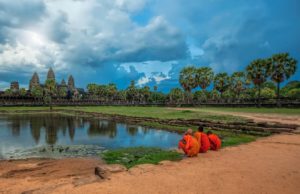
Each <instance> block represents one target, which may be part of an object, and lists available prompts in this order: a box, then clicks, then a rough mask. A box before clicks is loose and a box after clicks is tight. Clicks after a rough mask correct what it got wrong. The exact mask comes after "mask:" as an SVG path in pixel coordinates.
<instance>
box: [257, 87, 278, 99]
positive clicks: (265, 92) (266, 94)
mask: <svg viewBox="0 0 300 194" xmlns="http://www.w3.org/2000/svg"><path fill="white" fill-rule="evenodd" d="M260 95H261V97H263V98H275V96H276V94H275V91H274V90H273V89H270V88H263V89H262V90H261V94H260Z"/></svg>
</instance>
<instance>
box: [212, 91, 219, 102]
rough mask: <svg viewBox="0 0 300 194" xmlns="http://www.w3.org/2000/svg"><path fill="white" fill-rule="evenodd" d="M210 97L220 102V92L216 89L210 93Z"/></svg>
mask: <svg viewBox="0 0 300 194" xmlns="http://www.w3.org/2000/svg"><path fill="white" fill-rule="evenodd" d="M210 96H211V98H212V99H213V100H219V99H220V94H219V92H218V91H217V90H216V89H213V90H212V91H211V92H210Z"/></svg>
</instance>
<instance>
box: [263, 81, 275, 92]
mask: <svg viewBox="0 0 300 194" xmlns="http://www.w3.org/2000/svg"><path fill="white" fill-rule="evenodd" d="M261 88H262V89H263V88H270V89H272V90H274V91H275V90H276V86H275V84H274V83H273V82H271V81H267V82H265V83H263V84H262V85H261Z"/></svg>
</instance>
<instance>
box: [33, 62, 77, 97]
mask: <svg viewBox="0 0 300 194" xmlns="http://www.w3.org/2000/svg"><path fill="white" fill-rule="evenodd" d="M46 80H54V81H55V74H54V71H53V69H52V68H49V70H48V73H47V79H46ZM36 86H40V87H42V88H44V86H45V85H42V84H40V79H39V76H38V74H37V73H36V72H34V74H33V75H32V78H31V80H30V82H29V90H32V89H33V88H34V87H36ZM56 88H57V89H58V90H61V89H63V90H65V91H66V92H67V91H71V92H72V93H75V91H76V88H75V81H74V78H73V76H72V75H70V76H69V78H68V84H67V83H66V81H65V80H64V79H62V80H61V83H60V84H59V83H56Z"/></svg>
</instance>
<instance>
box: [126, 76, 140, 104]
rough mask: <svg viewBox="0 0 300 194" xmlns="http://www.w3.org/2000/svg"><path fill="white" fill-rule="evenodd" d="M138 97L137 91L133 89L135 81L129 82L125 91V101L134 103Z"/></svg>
mask: <svg viewBox="0 0 300 194" xmlns="http://www.w3.org/2000/svg"><path fill="white" fill-rule="evenodd" d="M137 95H138V90H137V88H136V87H135V81H134V80H132V81H131V82H130V86H129V87H128V88H127V89H126V98H127V100H129V101H131V102H133V103H134V101H135V97H136V96H137Z"/></svg>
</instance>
